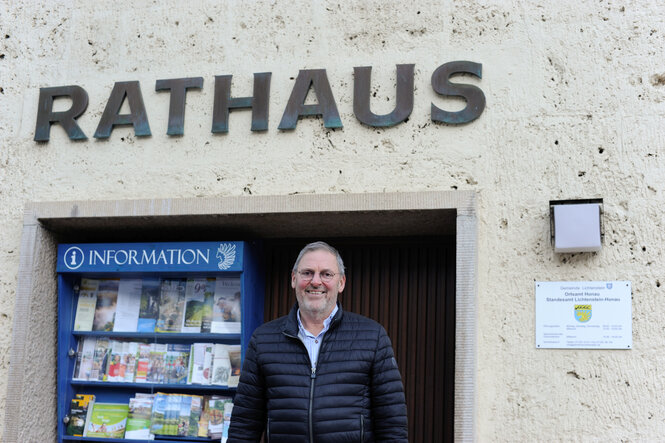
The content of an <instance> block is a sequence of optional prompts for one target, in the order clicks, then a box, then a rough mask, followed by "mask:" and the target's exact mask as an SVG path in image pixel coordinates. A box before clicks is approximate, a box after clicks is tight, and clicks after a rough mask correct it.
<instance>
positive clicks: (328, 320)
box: [297, 304, 339, 337]
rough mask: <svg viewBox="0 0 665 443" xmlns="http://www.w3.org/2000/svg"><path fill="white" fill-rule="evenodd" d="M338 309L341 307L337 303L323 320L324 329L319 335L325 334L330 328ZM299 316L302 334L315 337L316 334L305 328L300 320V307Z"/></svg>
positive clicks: (299, 327)
mask: <svg viewBox="0 0 665 443" xmlns="http://www.w3.org/2000/svg"><path fill="white" fill-rule="evenodd" d="M338 310H339V308H338V307H337V304H335V307H334V308H333V310H332V312H331V313H330V315H329V316H328V318H326V319H325V320H323V329H322V330H321V332H320V333H319V335H318V336H321V335H323V334H324V333H325V332H326V331H327V330H328V329H329V328H330V323H332V320H333V317H334V316H335V314H337V311H338ZM297 318H298V329H299V330H300V334H302V335H309V336H311V337H314V335H312V333H311V332H309V331H308V330H307V329H305V327H304V326H303V325H302V320H300V308H298V312H297Z"/></svg>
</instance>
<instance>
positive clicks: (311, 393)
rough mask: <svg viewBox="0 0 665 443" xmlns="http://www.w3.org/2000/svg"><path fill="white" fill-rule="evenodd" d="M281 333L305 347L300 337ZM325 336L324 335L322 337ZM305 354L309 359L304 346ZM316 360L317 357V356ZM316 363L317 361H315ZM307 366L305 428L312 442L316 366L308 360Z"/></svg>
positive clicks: (312, 442)
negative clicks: (307, 395)
mask: <svg viewBox="0 0 665 443" xmlns="http://www.w3.org/2000/svg"><path fill="white" fill-rule="evenodd" d="M282 334H284V335H286V336H287V337H289V338H292V339H295V340H298V341H299V342H300V344H301V345H302V347H303V348H305V344H304V343H303V342H302V341H300V338H298V337H297V336H295V335H291V334H289V333H288V332H286V331H282ZM324 338H325V337H324ZM321 345H323V342H321ZM305 354H307V359H308V360H309V353H308V352H307V348H305ZM317 360H318V357H317ZM317 363H318V361H317ZM309 367H310V368H311V369H312V373H311V375H310V381H311V382H310V385H309V407H308V408H307V422H308V423H307V428H308V430H309V442H310V443H314V425H313V423H312V422H313V420H312V407H313V404H314V381H315V380H316V367H315V366H312V361H311V360H310V361H309Z"/></svg>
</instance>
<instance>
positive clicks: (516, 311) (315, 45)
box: [0, 0, 665, 441]
mask: <svg viewBox="0 0 665 443" xmlns="http://www.w3.org/2000/svg"><path fill="white" fill-rule="evenodd" d="M40 3H41V4H40ZM0 8H1V9H0V23H1V24H2V33H0V54H1V56H0V87H1V88H2V89H1V92H0V109H2V111H1V112H0V141H1V144H0V183H1V188H0V198H1V199H2V200H1V201H2V205H0V220H1V221H2V230H1V231H0V244H1V247H0V329H2V330H4V331H6V333H5V334H3V335H2V337H0V409H5V408H10V407H11V405H8V404H5V399H6V396H5V391H6V387H7V384H8V375H7V374H8V366H9V348H10V345H11V329H12V323H13V321H15V320H16V319H14V318H13V313H14V304H15V301H16V287H17V280H18V276H17V273H18V268H19V253H20V252H21V251H20V238H21V231H22V228H23V226H22V223H23V215H22V214H23V208H24V207H25V205H26V203H28V202H33V201H70V200H72V201H73V200H120V199H153V198H192V197H215V196H243V195H249V194H251V195H261V196H267V195H289V194H293V193H309V194H340V193H356V194H360V193H369V192H372V193H377V192H407V191H408V192H418V191H448V190H455V189H459V190H473V191H476V192H477V193H478V201H479V204H478V221H479V223H478V232H477V234H478V239H479V243H478V244H479V248H478V251H479V263H478V282H477V284H478V303H477V305H478V313H477V318H478V340H477V342H478V349H477V356H478V368H477V403H476V435H477V439H478V440H479V441H550V440H566V441H567V440H579V441H583V440H591V441H619V440H627V441H649V440H651V441H653V440H658V439H659V438H662V437H661V436H662V435H664V434H665V413H664V412H663V411H664V410H663V408H662V404H661V403H662V402H661V401H660V398H661V393H662V392H663V390H664V388H665V386H664V384H665V382H664V381H663V377H661V376H660V375H659V373H658V371H659V369H660V368H662V367H665V357H663V355H665V352H664V351H665V349H664V347H665V345H663V344H662V342H663V328H662V319H661V316H659V313H660V312H661V311H662V310H663V308H665V302H663V301H662V300H663V286H662V283H663V280H664V279H665V277H663V276H662V269H663V253H664V252H665V251H664V249H663V246H662V244H663V242H662V240H663V238H662V237H663V235H662V229H661V225H662V221H661V220H662V215H661V211H660V210H659V209H660V207H661V205H662V204H663V200H664V199H665V197H664V192H665V181H664V179H663V175H662V174H661V173H660V171H661V170H662V168H663V166H664V164H663V162H664V161H665V153H664V152H663V149H662V144H663V136H664V135H665V134H664V132H663V129H662V126H663V125H662V124H661V121H662V117H663V115H664V114H665V104H664V100H663V99H664V98H665V80H664V78H665V66H664V63H663V60H664V59H665V57H664V55H665V54H664V52H665V50H664V49H663V48H665V35H664V33H665V31H664V30H663V26H662V24H663V22H664V20H665V12H664V10H663V9H662V7H660V6H659V5H658V4H657V3H656V2H641V3H640V4H639V5H638V4H637V3H636V2H605V1H603V2H599V1H583V2H573V1H563V2H531V1H529V2H527V1H508V0H506V1H498V0H497V1H480V2H468V1H466V2H453V1H443V2H442V1H431V2H425V1H420V2H414V3H411V4H404V3H403V2H397V1H392V0H390V1H388V0H382V1H375V2H369V1H365V2H351V1H342V2H323V1H321V2H318V1H309V2H305V1H289V2H287V1H278V0H277V1H256V2H250V1H245V2H241V1H227V2H217V1H192V2H185V3H183V2H175V1H170V2H147V1H133V2H128V1H123V0H118V1H116V2H113V3H111V2H109V3H106V4H102V3H92V2H82V1H76V2H70V1H49V2H36V1H18V0H12V1H9V0H2V2H1V3H0ZM453 60H471V61H475V62H478V63H482V64H483V78H482V80H474V79H471V78H466V79H464V80H463V81H465V82H469V83H474V84H476V85H478V86H480V87H481V89H482V90H483V91H484V93H485V95H486V98H487V107H486V109H485V112H484V113H483V115H482V116H481V118H480V119H479V120H477V121H475V122H473V123H471V124H469V125H465V126H461V127H454V126H443V125H437V124H434V123H432V122H431V120H430V116H429V110H430V103H431V102H434V103H435V104H437V106H439V107H447V108H448V109H449V110H455V109H459V108H460V107H461V105H460V104H459V103H458V102H456V101H447V100H444V99H441V98H440V97H438V96H436V95H435V94H434V93H433V91H432V90H431V87H430V76H431V73H432V72H433V71H434V69H436V68H437V67H438V66H439V65H441V64H443V63H445V62H448V61H453ZM401 63H415V65H416V71H415V72H416V74H415V87H416V92H415V106H414V110H413V114H412V115H411V118H410V119H409V121H408V122H406V123H403V124H401V125H399V126H397V127H394V128H389V129H370V128H367V127H365V126H362V125H361V124H359V123H358V122H357V120H356V119H355V117H354V116H353V104H352V95H353V67H354V66H367V65H371V66H373V79H374V82H373V88H374V89H375V92H376V98H374V99H373V100H374V101H373V102H372V106H373V110H374V112H377V113H385V112H389V111H390V110H391V109H392V101H391V100H393V97H394V87H393V82H394V70H395V64H401ZM307 68H325V69H326V70H327V73H328V77H329V79H330V83H331V86H332V89H333V93H334V95H335V99H336V101H337V105H338V108H339V111H340V114H341V117H342V122H343V124H344V129H343V130H336V131H330V130H325V129H324V128H323V127H322V124H321V122H320V121H319V120H317V119H305V120H301V121H300V123H299V124H298V127H297V129H296V130H295V131H291V132H281V131H279V130H277V125H278V123H279V120H280V119H281V116H282V113H283V110H284V106H285V105H286V101H287V99H288V97H289V94H290V92H291V88H292V86H293V84H294V80H293V78H295V76H296V75H297V74H298V70H299V69H307ZM264 71H269V72H272V86H271V99H270V121H269V123H270V129H269V130H268V131H267V132H266V133H251V132H250V130H249V124H250V113H249V112H248V111H237V112H234V113H232V114H231V120H230V132H229V134H227V135H214V134H211V133H210V126H211V119H212V103H213V82H214V76H215V75H222V74H233V75H234V86H233V91H234V95H236V96H243V95H250V93H251V81H252V74H253V73H254V72H264ZM188 76H202V77H204V85H203V89H202V90H201V91H193V92H190V93H189V95H188V100H187V111H186V117H185V134H184V136H182V137H169V136H167V135H166V125H167V116H168V102H169V94H168V93H156V92H155V91H154V87H155V86H154V85H155V81H156V80H157V79H165V78H178V77H188ZM126 80H139V81H140V82H141V88H142V92H143V98H144V101H145V104H146V108H147V112H148V117H149V121H150V126H151V129H152V137H149V138H137V137H135V136H134V135H133V131H132V130H131V129H130V128H118V129H116V130H114V131H113V134H112V135H111V138H110V139H109V140H107V141H98V140H95V139H93V138H92V134H93V133H94V131H95V128H96V126H97V123H98V122H99V118H100V116H101V113H102V112H103V110H104V106H105V104H106V100H107V98H108V96H109V93H110V91H111V88H112V87H113V84H114V82H116V81H126ZM69 84H77V85H80V86H82V87H83V88H85V89H86V90H87V92H88V94H89V98H90V104H89V106H88V109H87V111H86V113H85V114H84V115H83V116H82V117H81V118H80V119H79V123H80V125H81V127H82V129H83V130H84V132H85V133H86V134H87V135H88V137H89V140H88V141H85V142H78V143H74V142H71V141H69V140H68V139H67V138H66V136H65V133H64V131H62V129H61V128H59V127H54V128H53V129H52V131H51V140H50V142H49V143H46V144H37V143H35V142H34V141H32V139H33V136H34V127H35V119H36V114H37V98H38V95H39V88H40V87H47V86H60V85H69ZM593 197H602V198H603V199H604V201H605V232H606V236H605V244H604V247H603V250H602V251H601V252H600V253H598V254H576V255H556V254H554V253H553V252H552V248H551V247H550V245H549V237H548V236H549V221H548V201H549V200H551V199H565V198H593ZM614 279H617V280H618V279H621V280H630V281H632V287H633V296H634V298H633V329H634V333H633V339H634V349H633V350H631V351H583V350H579V351H567V350H557V351H548V350H536V349H535V345H534V290H533V282H534V280H614ZM35 309H37V308H35ZM45 315H46V314H45ZM49 315H51V314H49ZM44 333H45V334H51V332H50V331H49V330H48V328H46V332H44ZM0 426H3V424H2V423H0ZM0 431H2V430H1V429H0Z"/></svg>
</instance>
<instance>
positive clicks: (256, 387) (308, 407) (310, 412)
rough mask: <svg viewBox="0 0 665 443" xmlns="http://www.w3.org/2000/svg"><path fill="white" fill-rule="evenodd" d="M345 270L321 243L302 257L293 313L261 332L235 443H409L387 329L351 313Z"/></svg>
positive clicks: (234, 421)
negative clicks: (342, 297) (345, 303)
mask: <svg viewBox="0 0 665 443" xmlns="http://www.w3.org/2000/svg"><path fill="white" fill-rule="evenodd" d="M345 284H346V275H345V274H344V262H343V261H342V257H341V256H340V255H339V253H338V252H337V250H336V249H335V248H333V247H332V246H330V245H328V244H327V243H324V242H315V243H310V244H308V245H307V246H305V247H304V248H303V250H302V251H300V254H299V255H298V258H297V259H296V262H295V265H294V266H293V270H292V271H291V286H292V287H293V289H294V291H295V295H296V300H297V302H296V304H295V306H294V307H293V309H292V310H291V312H290V314H289V315H287V316H285V317H281V318H278V319H277V320H273V321H271V322H268V323H266V324H264V325H262V326H260V327H259V328H257V329H256V331H255V332H254V334H253V335H252V339H251V341H250V343H249V346H248V348H247V352H246V355H245V361H244V364H243V368H242V372H241V375H240V384H239V385H238V390H237V393H236V396H235V399H234V408H233V415H232V418H231V427H230V429H229V438H228V440H227V441H228V442H229V443H233V442H258V441H260V440H261V436H262V435H263V433H264V432H265V436H266V438H265V441H266V442H285V443H296V442H309V443H314V442H316V443H328V442H330V443H333V442H356V441H357V442H406V441H407V421H406V404H405V402H404V389H403V386H402V379H401V376H400V373H399V370H398V368H397V362H396V361H395V358H394V354H393V349H392V344H391V343H390V339H389V338H388V335H387V334H386V331H385V330H384V328H383V327H382V326H381V325H379V324H378V323H376V322H375V321H373V320H370V319H368V318H366V317H363V316H360V315H357V314H354V313H351V312H345V311H343V310H342V306H341V305H340V304H339V303H338V301H337V296H338V294H339V293H340V292H342V291H343V290H344V286H345Z"/></svg>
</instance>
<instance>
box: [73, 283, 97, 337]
mask: <svg viewBox="0 0 665 443" xmlns="http://www.w3.org/2000/svg"><path fill="white" fill-rule="evenodd" d="M98 289H99V280H94V279H89V278H82V279H81V284H80V285H79V296H78V302H77V304H76V318H75V319H74V330H75V331H92V323H93V320H94V319H95V307H96V306H97V290H98Z"/></svg>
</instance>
